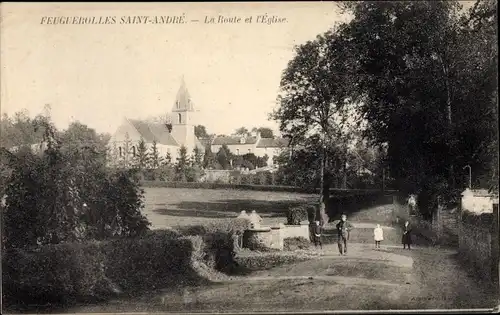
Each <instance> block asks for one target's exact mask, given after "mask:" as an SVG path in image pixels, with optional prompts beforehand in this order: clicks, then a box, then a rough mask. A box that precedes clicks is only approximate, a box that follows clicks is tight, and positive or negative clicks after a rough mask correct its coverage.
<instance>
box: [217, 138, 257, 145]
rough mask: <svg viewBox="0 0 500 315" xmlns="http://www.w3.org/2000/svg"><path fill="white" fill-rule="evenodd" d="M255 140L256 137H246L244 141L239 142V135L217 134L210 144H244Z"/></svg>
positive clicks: (253, 142) (252, 142)
mask: <svg viewBox="0 0 500 315" xmlns="http://www.w3.org/2000/svg"><path fill="white" fill-rule="evenodd" d="M256 142H257V137H246V138H245V143H241V137H238V136H218V137H217V138H215V139H214V141H213V142H212V145H224V144H225V145H237V144H238V145H244V144H255V143H256Z"/></svg>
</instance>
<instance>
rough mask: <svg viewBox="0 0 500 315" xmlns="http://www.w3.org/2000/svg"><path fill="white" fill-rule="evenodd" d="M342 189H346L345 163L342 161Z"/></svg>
mask: <svg viewBox="0 0 500 315" xmlns="http://www.w3.org/2000/svg"><path fill="white" fill-rule="evenodd" d="M342 173H343V178H342V189H347V161H344V166H343V171H342Z"/></svg>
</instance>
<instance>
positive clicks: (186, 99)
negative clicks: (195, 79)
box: [172, 76, 194, 112]
mask: <svg viewBox="0 0 500 315" xmlns="http://www.w3.org/2000/svg"><path fill="white" fill-rule="evenodd" d="M172 111H173V112H193V111H194V107H193V101H192V100H191V95H189V91H188V89H187V87H186V82H185V81H184V76H182V78H181V86H180V87H179V90H178V91H177V96H176V98H175V103H174V107H173V108H172Z"/></svg>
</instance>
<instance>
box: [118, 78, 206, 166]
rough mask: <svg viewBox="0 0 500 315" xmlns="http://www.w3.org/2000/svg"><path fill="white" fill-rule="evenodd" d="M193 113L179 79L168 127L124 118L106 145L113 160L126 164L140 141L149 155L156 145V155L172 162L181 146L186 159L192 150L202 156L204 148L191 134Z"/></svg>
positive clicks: (189, 98) (163, 124)
mask: <svg viewBox="0 0 500 315" xmlns="http://www.w3.org/2000/svg"><path fill="white" fill-rule="evenodd" d="M195 114H196V112H195V110H194V104H193V101H192V99H191V96H190V95H189V91H188V89H187V87H186V83H185V82H184V79H182V82H181V86H180V88H179V90H178V92H177V96H176V98H175V102H174V105H173V107H172V110H171V113H170V115H169V116H170V117H171V121H170V122H169V123H170V124H171V125H170V126H168V124H167V123H166V122H157V123H155V122H149V121H143V120H136V119H129V118H124V119H123V122H122V124H121V125H120V126H119V127H118V128H117V130H116V131H115V133H114V134H113V135H112V136H111V139H110V142H109V143H110V146H111V152H112V154H113V157H114V158H113V159H112V160H114V161H116V162H118V163H119V162H125V164H126V165H129V163H130V162H131V161H132V160H133V158H134V157H135V156H136V154H137V145H138V143H139V142H140V141H141V139H143V140H144V142H145V143H146V145H147V148H148V152H151V148H152V144H153V142H156V147H157V150H158V153H159V155H160V156H161V157H165V156H167V154H168V155H170V157H171V161H172V162H173V163H175V162H176V160H177V158H178V156H179V150H180V148H181V147H182V146H184V147H186V149H187V155H188V156H191V155H193V152H194V149H195V148H198V149H199V152H200V154H204V152H205V147H204V146H203V145H202V144H201V142H200V140H199V139H198V138H197V137H196V136H195V133H194V127H195V117H194V116H195ZM170 127H171V128H170Z"/></svg>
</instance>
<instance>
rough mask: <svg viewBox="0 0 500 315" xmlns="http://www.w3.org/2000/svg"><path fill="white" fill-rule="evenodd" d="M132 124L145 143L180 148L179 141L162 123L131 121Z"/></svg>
mask: <svg viewBox="0 0 500 315" xmlns="http://www.w3.org/2000/svg"><path fill="white" fill-rule="evenodd" d="M129 121H130V123H131V124H132V126H134V128H135V129H136V130H137V132H138V133H139V134H140V135H141V137H142V138H143V139H144V141H146V142H148V143H152V142H153V141H156V143H158V144H163V145H172V146H179V144H178V143H177V141H176V140H175V139H174V137H172V134H171V133H170V132H169V131H168V129H167V126H165V125H164V124H162V123H149V122H145V121H142V120H135V119H129Z"/></svg>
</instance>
